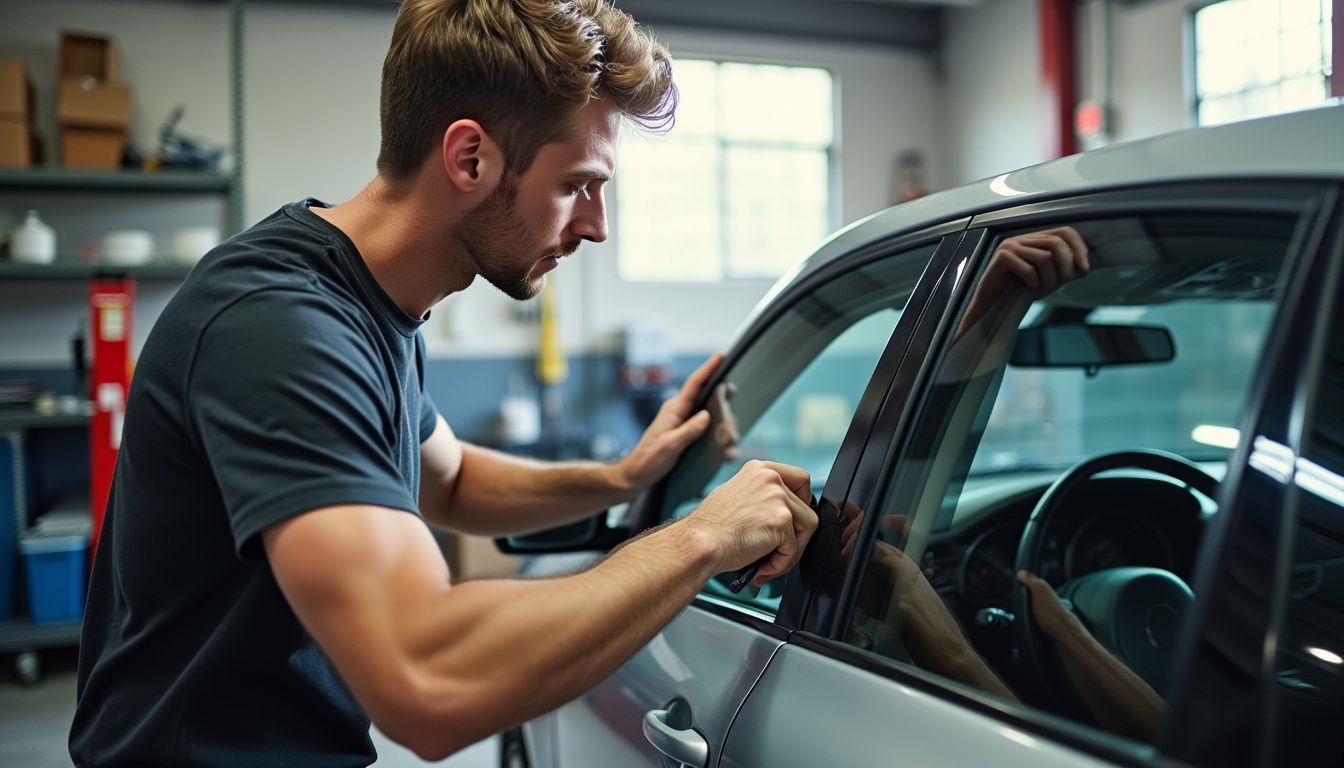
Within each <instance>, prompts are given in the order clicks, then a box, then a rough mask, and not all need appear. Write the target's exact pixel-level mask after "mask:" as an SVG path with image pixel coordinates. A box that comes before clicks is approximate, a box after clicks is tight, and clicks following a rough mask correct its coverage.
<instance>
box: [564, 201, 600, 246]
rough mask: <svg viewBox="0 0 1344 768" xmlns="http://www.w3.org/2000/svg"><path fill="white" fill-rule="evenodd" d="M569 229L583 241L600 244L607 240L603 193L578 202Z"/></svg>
mask: <svg viewBox="0 0 1344 768" xmlns="http://www.w3.org/2000/svg"><path fill="white" fill-rule="evenodd" d="M571 228H572V229H573V230H574V234H575V235H577V236H579V237H581V238H583V239H584V240H591V241H592V242H594V243H600V242H603V241H605V240H606V239H607V201H606V197H605V196H604V194H603V192H601V191H599V192H598V193H597V194H595V195H593V196H592V197H591V198H588V199H586V200H581V201H580V202H579V205H578V207H577V208H576V210H575V212H574V224H573V226H572V227H571Z"/></svg>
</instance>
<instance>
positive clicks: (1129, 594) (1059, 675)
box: [1013, 449, 1218, 707]
mask: <svg viewBox="0 0 1344 768" xmlns="http://www.w3.org/2000/svg"><path fill="white" fill-rule="evenodd" d="M1121 468H1132V469H1144V470H1148V471H1149V472H1154V473H1157V474H1159V475H1163V476H1165V477H1169V478H1171V479H1173V480H1176V481H1178V482H1180V483H1183V484H1185V485H1186V486H1189V487H1190V488H1193V489H1195V490H1196V491H1199V492H1200V493H1202V494H1204V495H1205V496H1208V497H1210V498H1215V497H1216V495H1217V492H1218V481H1217V480H1214V479H1213V478H1212V477H1210V476H1209V475H1208V473H1206V472H1205V471H1204V470H1202V469H1200V468H1199V467H1197V466H1195V465H1194V464H1192V463H1190V462H1189V461H1187V460H1186V459H1184V458H1182V457H1180V456H1177V455H1176V454H1173V453H1166V452H1164V451H1154V450H1147V449H1139V450H1130V451H1117V452H1114V453H1105V454H1102V455H1100V456H1096V457H1093V458H1090V459H1087V460H1085V461H1083V462H1081V463H1079V464H1076V465H1074V466H1073V467H1072V468H1070V469H1069V470H1068V471H1066V472H1065V473H1064V474H1063V475H1062V476H1061V477H1060V478H1059V479H1058V480H1056V481H1055V482H1054V484H1053V485H1051V486H1050V487H1049V488H1048V489H1046V491H1045V493H1044V494H1043V495H1042V496H1041V499H1040V501H1038V502H1036V508H1035V509H1033V510H1032V511H1031V517H1029V518H1028V519H1027V527H1026V528H1025V529H1024V530H1023V531H1022V539H1021V541H1020V543H1019V544H1018V549H1017V563H1016V567H1015V568H1014V573H1016V572H1017V571H1022V570H1026V571H1030V572H1032V573H1039V572H1040V562H1041V552H1042V550H1043V548H1044V543H1045V532H1046V530H1047V529H1049V527H1050V525H1051V524H1052V523H1053V522H1054V521H1055V520H1056V518H1057V516H1058V514H1059V512H1060V510H1061V509H1063V507H1064V500H1065V499H1066V498H1067V497H1068V496H1069V494H1070V493H1072V492H1073V491H1075V490H1077V489H1078V488H1079V487H1080V486H1082V485H1083V484H1085V483H1087V482H1089V481H1091V480H1092V479H1093V478H1094V477H1096V476H1097V475H1099V474H1101V473H1102V472H1107V471H1109V470H1113V469H1121ZM1056 592H1057V594H1058V595H1059V597H1060V599H1062V600H1066V601H1069V602H1072V604H1073V612H1074V613H1075V614H1077V615H1078V616H1079V617H1080V618H1081V619H1082V620H1083V624H1084V625H1086V626H1087V628H1088V631H1090V632H1091V633H1092V635H1093V636H1094V637H1096V638H1097V639H1098V640H1099V641H1100V642H1101V643H1102V645H1104V646H1106V648H1107V649H1109V650H1110V651H1111V652H1112V653H1114V654H1115V655H1116V657H1117V658H1119V659H1120V661H1121V662H1123V663H1124V664H1125V665H1126V666H1127V667H1129V668H1130V669H1131V670H1132V671H1134V672H1135V673H1136V674H1138V675H1139V676H1140V677H1142V678H1143V679H1144V680H1145V681H1146V682H1147V683H1148V684H1149V685H1151V686H1153V688H1154V689H1155V690H1156V691H1157V692H1158V693H1159V694H1161V693H1162V692H1163V691H1164V690H1165V688H1166V677H1167V674H1168V671H1169V669H1170V662H1171V659H1172V657H1173V655H1174V653H1175V647H1174V646H1175V642H1176V635H1177V631H1178V630H1179V628H1180V625H1181V619H1182V618H1183V617H1184V615H1185V612H1186V609H1187V608H1189V606H1190V603H1191V601H1192V600H1193V599H1194V593H1193V592H1191V591H1190V587H1189V586H1188V585H1187V584H1186V583H1185V582H1184V581H1182V580H1181V579H1180V577H1178V576H1177V575H1176V574H1174V573H1171V572H1170V571H1165V570H1162V569H1160V568H1139V567H1125V568H1108V569H1106V570H1102V571H1097V572H1096V573H1089V574H1087V575H1085V576H1082V577H1079V578H1076V579H1072V580H1070V581H1069V582H1068V583H1066V584H1064V585H1063V586H1061V587H1060V588H1059V589H1058V590H1056ZM1067 604H1068V603H1066V605H1067ZM1013 610H1014V612H1015V613H1016V614H1017V618H1016V620H1015V621H1014V622H1013V631H1014V634H1015V635H1016V639H1017V647H1018V648H1019V649H1020V653H1021V656H1022V661H1023V663H1024V664H1025V666H1026V668H1027V670H1029V671H1030V672H1031V673H1034V674H1035V675H1036V679H1037V680H1039V681H1040V682H1041V683H1042V686H1043V687H1044V688H1045V694H1046V695H1047V696H1049V697H1050V698H1052V699H1053V700H1054V703H1055V704H1056V705H1057V706H1066V707H1071V706H1073V705H1074V704H1075V701H1074V699H1075V696H1074V695H1073V687H1072V686H1071V685H1070V684H1069V683H1068V678H1067V677H1066V676H1065V673H1064V670H1063V667H1062V664H1061V663H1060V660H1059V658H1058V654H1057V653H1056V651H1055V649H1054V645H1053V643H1052V642H1051V641H1050V639H1049V638H1048V637H1047V636H1046V635H1045V634H1044V633H1043V632H1042V631H1041V629H1040V627H1039V626H1037V624H1036V620H1035V618H1034V617H1033V616H1032V613H1031V600H1030V592H1028V591H1027V588H1026V586H1024V585H1022V584H1017V585H1016V587H1015V588H1014V590H1013Z"/></svg>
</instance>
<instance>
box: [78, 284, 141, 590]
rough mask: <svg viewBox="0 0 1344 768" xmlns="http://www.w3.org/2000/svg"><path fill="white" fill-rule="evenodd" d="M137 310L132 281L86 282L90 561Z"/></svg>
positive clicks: (115, 446)
mask: <svg viewBox="0 0 1344 768" xmlns="http://www.w3.org/2000/svg"><path fill="white" fill-rule="evenodd" d="M134 307H135V279H134V278H131V277H125V276H122V277H95V278H93V279H92V280H90V281H89V319H90V326H91V330H90V335H91V337H92V339H93V344H92V347H93V350H92V351H93V365H92V367H91V369H90V372H89V398H90V399H91V400H92V401H93V416H92V417H91V418H90V420H89V511H90V513H91V514H92V517H93V532H92V535H91V538H90V541H89V552H90V557H89V561H90V563H92V561H93V556H92V555H93V553H94V552H97V551H98V534H99V533H101V532H102V529H103V514H104V512H105V511H106V509H107V498H108V494H109V493H110V491H111V489H112V473H113V470H115V469H116V466H117V451H118V450H119V449H120V447H121V425H122V420H123V418H124V416H125V414H126V393H127V391H128V390H129V389H130V385H131V311H132V309H134Z"/></svg>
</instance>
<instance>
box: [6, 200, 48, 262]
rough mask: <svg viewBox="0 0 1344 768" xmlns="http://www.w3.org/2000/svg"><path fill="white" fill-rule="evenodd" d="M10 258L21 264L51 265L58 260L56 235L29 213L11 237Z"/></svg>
mask: <svg viewBox="0 0 1344 768" xmlns="http://www.w3.org/2000/svg"><path fill="white" fill-rule="evenodd" d="M9 258H10V259H11V260H13V261H16V262H19V263H21V264H50V263H52V262H53V261H55V260H56V233H55V232H53V231H52V229H51V227H49V226H47V225H46V224H43V223H42V220H41V219H39V218H38V217H37V211H29V212H28V213H27V215H25V216H24V217H23V223H21V224H19V226H17V227H15V228H14V231H13V232H12V233H11V234H10V236H9Z"/></svg>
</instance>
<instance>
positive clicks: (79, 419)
mask: <svg viewBox="0 0 1344 768" xmlns="http://www.w3.org/2000/svg"><path fill="white" fill-rule="evenodd" d="M224 2H225V3H227V6H228V18H227V22H226V23H227V26H226V31H225V32H224V33H225V34H227V35H228V37H229V77H230V84H229V100H230V109H229V113H230V115H229V130H230V134H231V136H230V139H231V143H232V150H233V164H232V170H231V171H230V172H229V173H213V172H210V173H207V172H190V171H173V170H165V171H157V172H153V173H145V172H141V171H137V170H117V171H74V170H66V169H63V168H34V169H29V170H0V190H10V191H14V190H18V191H41V192H49V193H56V194H60V193H66V192H69V193H72V194H79V193H94V194H101V193H125V194H141V193H144V194H146V195H149V194H154V193H157V194H159V195H163V194H172V195H179V194H184V195H216V196H223V197H224V198H225V199H226V200H227V209H226V217H225V220H226V223H227V226H226V234H231V233H233V232H237V231H239V230H241V229H242V225H243V162H244V155H243V74H244V73H243V32H244V28H243V13H244V0H224ZM150 202H152V201H147V203H150ZM66 256H67V258H69V259H70V261H68V262H65V263H55V264H49V265H34V264H13V263H6V262H0V285H4V284H8V285H10V286H11V287H15V286H17V285H18V284H19V283H31V282H33V281H47V280H57V281H72V282H74V281H85V280H88V279H90V278H93V277H98V276H102V275H130V276H133V277H135V278H137V279H138V280H155V281H180V280H182V279H184V278H185V277H186V276H187V275H188V274H189V273H190V271H191V267H189V266H183V265H173V264H149V265H144V266H134V267H132V266H118V265H110V264H84V263H77V261H76V260H75V257H73V255H71V254H67V255H66ZM88 423H89V417H88V416H87V415H85V414H82V413H63V414H52V415H39V414H36V413H33V412H9V413H4V412H0V432H13V431H31V430H38V429H50V428H71V427H84V426H86V425H87V424H88ZM80 626H81V622H79V621H73V622H60V623H54V624H33V623H31V622H30V621H29V620H28V619H27V618H26V617H23V616H15V617H14V618H13V619H12V620H10V621H0V653H4V654H11V653H12V654H17V655H16V656H15V657H14V666H15V669H16V671H17V672H18V674H19V676H20V679H23V680H28V681H32V680H35V679H36V678H37V677H38V676H40V674H41V667H40V663H39V660H38V656H37V654H36V651H38V650H39V649H43V648H52V647H60V646H72V645H76V644H78V642H79V636H80Z"/></svg>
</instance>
